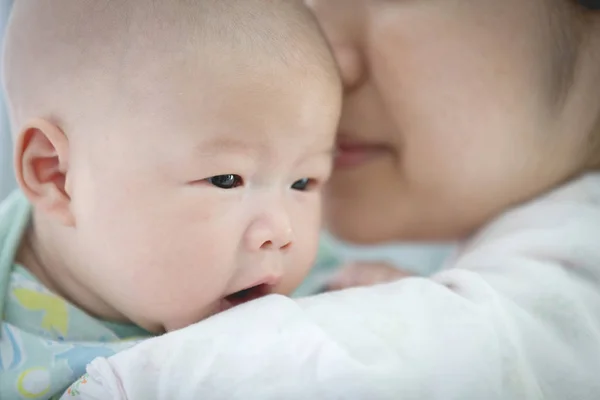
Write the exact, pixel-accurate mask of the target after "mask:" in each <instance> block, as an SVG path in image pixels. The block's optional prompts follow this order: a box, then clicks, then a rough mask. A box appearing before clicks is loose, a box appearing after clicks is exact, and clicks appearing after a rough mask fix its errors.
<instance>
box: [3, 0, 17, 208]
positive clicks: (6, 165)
mask: <svg viewBox="0 0 600 400" xmlns="http://www.w3.org/2000/svg"><path fill="white" fill-rule="evenodd" d="M11 3H12V1H9V0H0V36H1V37H2V39H3V38H4V27H5V26H6V20H7V18H8V11H9V10H10V5H11ZM3 42H4V40H2V43H3ZM1 46H2V44H0V50H2V47H1ZM3 96H4V92H2V94H1V96H0V200H2V199H4V197H6V195H7V194H8V193H10V192H11V191H12V190H13V189H14V188H15V181H14V178H13V173H12V144H11V139H10V132H9V128H8V120H7V117H6V108H5V107H4V97H3Z"/></svg>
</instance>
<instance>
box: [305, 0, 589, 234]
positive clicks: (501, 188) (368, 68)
mask: <svg viewBox="0 0 600 400" xmlns="http://www.w3.org/2000/svg"><path fill="white" fill-rule="evenodd" d="M306 1H307V3H309V5H310V6H311V7H312V8H313V9H314V11H315V13H316V15H317V17H318V19H319V22H320V23H321V24H322V27H323V29H324V31H325V32H326V34H327V36H328V38H329V39H330V41H331V45H332V48H333V50H334V53H335V55H336V57H337V59H338V61H339V65H340V71H341V75H342V76H343V80H344V84H345V99H344V100H345V101H344V111H343V113H342V118H341V122H340V132H341V135H340V143H341V147H342V149H341V150H342V151H341V153H340V158H339V163H338V168H336V169H335V170H334V173H333V175H332V179H331V181H330V184H329V185H328V191H327V193H326V200H327V201H326V209H325V215H326V216H327V218H328V223H329V226H330V228H331V229H332V231H333V232H334V233H336V234H337V235H338V236H341V237H343V238H345V239H347V240H351V241H355V242H362V243H369V242H381V241H391V240H446V239H451V240H454V239H458V238H464V237H465V236H468V235H469V234H471V233H472V232H473V231H475V230H477V229H478V228H480V227H481V226H483V225H485V224H486V223H487V222H489V221H490V220H492V219H493V218H495V217H496V216H497V215H498V214H500V213H502V212H504V211H505V210H507V209H509V208H510V207H512V206H514V205H518V204H521V203H523V202H526V201H528V200H530V199H533V198H535V197H537V196H539V195H541V194H542V193H545V192H547V191H548V190H550V189H552V188H554V187H556V186H558V185H560V184H562V183H563V182H566V181H568V180H570V179H573V178H574V177H576V176H578V175H580V174H581V173H583V172H585V171H589V170H593V169H594V168H598V166H600V162H599V161H600V146H599V144H600V11H592V10H589V9H586V8H584V7H582V6H581V5H579V4H578V1H575V0H525V1H524V0H502V1H497V0H478V1H472V0H453V1H447V0H427V1H371V0H355V1H352V2H348V1H345V0H306ZM596 4H598V2H597V1H596Z"/></svg>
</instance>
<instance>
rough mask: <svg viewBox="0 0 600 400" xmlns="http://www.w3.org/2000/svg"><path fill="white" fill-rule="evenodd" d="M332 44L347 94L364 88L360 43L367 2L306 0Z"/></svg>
mask: <svg viewBox="0 0 600 400" xmlns="http://www.w3.org/2000/svg"><path fill="white" fill-rule="evenodd" d="M306 4H307V5H308V7H310V8H311V9H312V11H313V13H314V14H315V16H316V18H317V20H318V21H319V24H320V25H321V28H322V29H323V32H324V33H325V36H327V40H328V41H329V43H330V45H331V48H332V50H333V54H334V56H335V59H336V62H337V64H338V67H339V69H340V74H341V76H342V80H343V83H344V87H345V89H346V91H349V90H352V89H353V88H354V87H356V86H358V85H360V83H361V82H362V80H363V79H364V77H365V72H366V68H365V63H364V58H363V57H362V51H361V50H362V49H361V46H360V43H361V42H362V40H363V33H364V25H365V22H366V20H365V18H366V16H365V2H364V0H306Z"/></svg>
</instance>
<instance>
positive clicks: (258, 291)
mask: <svg viewBox="0 0 600 400" xmlns="http://www.w3.org/2000/svg"><path fill="white" fill-rule="evenodd" d="M272 292H273V286H272V285H268V284H261V285H256V286H252V287H249V288H247V289H244V290H240V291H238V292H235V293H232V294H230V295H228V296H225V297H224V298H223V304H222V306H221V311H225V310H228V309H230V308H232V307H235V306H239V305H240V304H243V303H247V302H249V301H252V300H256V299H259V298H261V297H264V296H267V295H269V294H271V293H272Z"/></svg>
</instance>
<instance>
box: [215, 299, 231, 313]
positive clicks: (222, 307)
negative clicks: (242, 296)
mask: <svg viewBox="0 0 600 400" xmlns="http://www.w3.org/2000/svg"><path fill="white" fill-rule="evenodd" d="M233 307H234V304H233V303H232V302H230V301H228V300H226V299H221V301H220V302H219V306H218V307H217V313H222V312H223V311H227V310H229V309H230V308H233Z"/></svg>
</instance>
